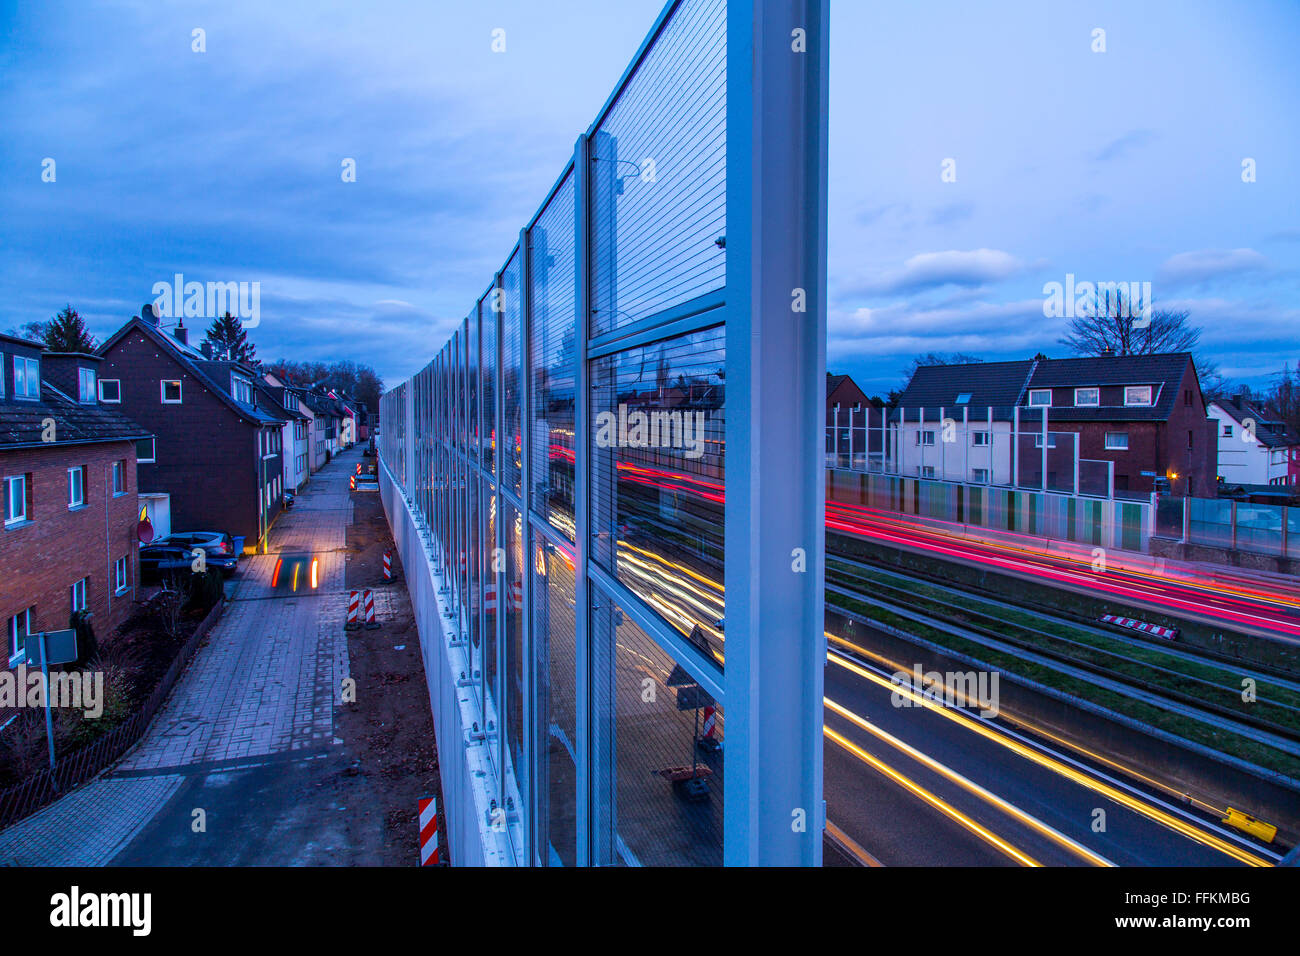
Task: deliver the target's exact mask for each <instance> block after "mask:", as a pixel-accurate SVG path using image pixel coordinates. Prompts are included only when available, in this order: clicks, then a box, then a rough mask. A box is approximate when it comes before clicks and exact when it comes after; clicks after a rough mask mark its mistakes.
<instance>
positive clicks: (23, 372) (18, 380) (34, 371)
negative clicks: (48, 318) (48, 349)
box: [0, 335, 45, 402]
mask: <svg viewBox="0 0 1300 956" xmlns="http://www.w3.org/2000/svg"><path fill="white" fill-rule="evenodd" d="M44 352H45V346H44V345H41V344H40V343H39V342H32V341H30V340H29V339H22V338H18V337H17V336H13V335H0V402H38V401H40V399H41V358H42V355H43V353H44Z"/></svg>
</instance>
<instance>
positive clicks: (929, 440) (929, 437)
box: [916, 429, 934, 445]
mask: <svg viewBox="0 0 1300 956" xmlns="http://www.w3.org/2000/svg"><path fill="white" fill-rule="evenodd" d="M916 443H917V444H918V445H933V444H934V432H933V431H932V430H928V429H927V430H926V431H923V432H922V431H918V432H917V433H916Z"/></svg>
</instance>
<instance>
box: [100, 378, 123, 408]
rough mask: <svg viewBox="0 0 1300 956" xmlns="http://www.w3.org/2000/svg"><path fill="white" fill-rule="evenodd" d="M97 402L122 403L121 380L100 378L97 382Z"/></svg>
mask: <svg viewBox="0 0 1300 956" xmlns="http://www.w3.org/2000/svg"><path fill="white" fill-rule="evenodd" d="M99 400H100V401H101V402H120V401H122V380H121V379H120V378H101V379H100V380H99Z"/></svg>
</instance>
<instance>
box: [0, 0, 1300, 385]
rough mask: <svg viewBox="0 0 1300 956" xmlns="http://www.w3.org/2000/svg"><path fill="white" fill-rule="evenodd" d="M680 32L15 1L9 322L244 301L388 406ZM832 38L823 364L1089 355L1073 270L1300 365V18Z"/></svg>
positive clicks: (413, 15)
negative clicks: (618, 102) (604, 120)
mask: <svg viewBox="0 0 1300 956" xmlns="http://www.w3.org/2000/svg"><path fill="white" fill-rule="evenodd" d="M661 5H662V4H661V3H660V0H619V2H618V3H609V2H608V0H548V2H545V3H542V2H538V0H509V2H506V0H481V2H474V3H465V2H454V3H453V2H445V0H429V2H422V3H416V2H408V3H399V2H383V0H375V2H369V3H365V4H355V3H349V4H344V3H332V2H307V0H302V2H297V0H283V2H276V3H273V4H268V3H263V2H238V0H227V2H220V3H207V2H199V3H190V2H172V3H165V4H164V3H159V2H156V0H151V2H127V0H119V2H104V3H97V4H86V3H67V2H60V0H50V2H45V3H40V4H37V3H21V4H15V2H14V0H0V130H3V131H4V132H3V135H0V170H3V171H4V175H3V176H2V177H0V302H3V303H4V308H3V311H0V330H5V329H10V328H16V327H19V326H21V325H23V324H24V323H26V322H29V321H33V320H43V319H48V318H49V317H51V316H52V315H53V314H54V313H55V312H56V311H58V310H59V309H60V308H62V307H63V306H64V305H65V304H67V303H70V304H71V305H72V306H73V307H74V308H76V309H77V310H78V311H80V312H81V314H82V315H83V316H84V317H85V318H86V319H87V321H88V323H89V325H90V327H91V330H92V332H93V333H94V334H96V335H97V336H99V337H100V338H101V339H102V338H103V337H105V336H106V335H108V334H111V333H112V332H113V331H114V330H115V329H116V328H118V327H119V326H120V325H121V324H122V322H124V321H125V320H126V319H127V318H129V317H130V316H131V315H133V314H138V313H139V311H140V307H141V305H142V304H143V303H144V302H146V301H149V300H151V299H152V298H154V295H153V285H154V283H155V282H158V281H170V280H171V279H172V278H173V276H174V275H175V274H176V273H181V274H182V275H183V276H184V277H185V279H186V280H187V281H199V282H213V281H218V282H229V281H236V282H238V281H247V282H258V283H260V290H261V296H260V315H259V321H258V324H257V327H256V328H254V329H252V330H251V331H250V337H251V338H252V339H253V341H254V342H255V343H256V345H257V349H258V354H259V356H260V357H262V358H266V359H274V358H279V357H287V358H295V359H300V360H317V359H319V360H331V359H338V358H349V359H353V360H355V361H358V362H364V363H368V364H371V365H373V366H374V367H375V368H376V369H377V370H378V371H379V373H380V374H381V375H382V376H383V377H384V379H385V380H386V382H387V383H388V384H389V385H393V384H396V383H397V382H399V381H401V380H402V379H403V378H405V377H406V376H408V375H410V374H412V373H413V372H415V371H417V370H418V369H419V368H421V367H422V366H423V365H424V364H426V363H427V362H428V360H429V358H431V357H432V355H433V354H434V353H435V352H436V351H437V349H438V348H439V347H440V346H441V344H442V342H443V341H444V340H445V339H446V338H447V336H448V335H449V334H450V332H451V330H452V329H453V328H454V327H455V325H456V324H457V323H458V322H459V321H460V319H461V318H463V317H464V316H465V314H466V313H467V312H468V311H469V310H470V308H471V307H472V306H473V303H474V301H475V299H476V298H477V297H478V296H479V295H481V294H482V293H483V291H484V290H485V289H486V287H487V286H488V284H489V282H490V281H491V278H492V275H493V273H494V272H495V271H496V270H497V269H499V268H500V267H501V266H502V265H503V263H504V260H505V258H506V256H507V254H508V253H509V252H510V249H511V248H512V246H513V245H514V243H515V242H516V241H517V240H518V234H519V230H520V228H521V227H522V226H523V225H525V224H526V223H527V221H528V220H529V219H530V218H531V217H532V215H533V213H534V212H535V211H536V209H537V207H538V206H539V205H540V203H541V202H542V200H543V199H544V198H545V197H546V194H547V192H548V191H549V189H550V188H551V186H552V185H553V184H554V182H555V180H556V178H557V176H558V175H559V174H560V173H561V172H562V170H563V168H564V165H565V163H566V162H567V161H568V159H569V158H570V157H571V156H572V152H573V146H574V142H575V140H576V138H577V136H578V134H579V133H580V132H582V131H584V130H585V129H586V128H587V127H588V125H589V124H590V122H591V120H592V119H593V118H594V117H595V115H596V113H597V112H598V110H599V109H600V107H601V106H602V104H603V103H604V102H605V100H606V98H607V96H608V94H609V92H610V91H611V90H612V88H613V87H614V84H615V83H616V82H617V81H618V79H619V77H620V76H621V75H622V73H623V71H624V69H625V68H626V66H627V64H628V62H629V60H630V59H631V57H632V56H633V54H634V53H635V52H636V50H637V48H638V46H639V45H640V43H641V41H642V39H643V37H644V35H645V33H646V31H647V30H648V29H649V28H650V26H651V24H652V23H653V22H654V19H655V17H656V16H657V15H658V13H659V10H660V8H661ZM196 29H201V30H202V31H204V32H203V34H202V39H203V46H204V50H203V51H202V52H197V51H196V50H195V49H194V46H195V45H196V39H195V36H194V32H193V31H195V30H196ZM1098 29H1101V30H1104V31H1105V34H1104V42H1105V50H1104V52H1099V51H1096V50H1094V47H1097V46H1098V45H1099V44H1098V38H1097V36H1096V34H1095V31H1096V30H1098ZM496 30H504V31H505V33H504V39H505V49H504V51H502V52H494V50H493V41H494V31H496ZM500 36H501V35H500V34H497V35H496V39H497V40H498V43H497V46H498V47H499V46H500V43H499V39H500ZM831 36H832V40H831V43H832V46H831V90H830V173H829V175H830V180H829V194H830V210H829V229H830V235H829V243H828V250H829V251H828V259H829V263H828V265H829V288H830V301H829V314H828V341H827V364H828V367H829V368H830V369H832V370H833V371H837V372H848V373H850V374H852V375H853V376H854V378H855V379H856V380H857V381H858V382H859V383H860V384H861V385H862V386H863V388H864V389H866V390H867V391H868V392H869V393H875V392H880V393H883V392H885V391H887V390H888V389H890V388H893V387H897V386H899V385H901V383H902V373H903V369H904V368H905V367H906V366H907V364H908V363H909V360H910V359H911V358H912V356H914V355H916V354H918V353H923V352H930V351H938V352H952V351H961V352H966V353H970V354H974V355H978V356H981V357H983V358H985V359H987V360H998V359H1008V358H1025V357H1030V356H1032V355H1033V354H1035V353H1036V352H1039V351H1042V352H1045V353H1047V354H1049V355H1053V356H1061V355H1065V354H1068V353H1067V352H1066V351H1065V350H1064V349H1063V347H1062V346H1060V345H1059V344H1058V342H1057V340H1058V339H1059V338H1060V336H1061V335H1062V333H1063V332H1064V328H1065V323H1066V321H1067V320H1066V319H1063V318H1048V317H1045V315H1044V310H1043V301H1044V291H1043V287H1044V284H1045V283H1049V282H1053V281H1055V282H1061V283H1064V282H1065V281H1066V276H1067V274H1072V275H1074V276H1075V277H1076V280H1077V281H1083V280H1088V281H1136V282H1150V283H1151V289H1152V295H1153V298H1154V300H1155V304H1156V307H1157V308H1171V309H1186V310H1188V311H1189V313H1190V319H1191V322H1192V323H1193V324H1195V325H1198V326H1200V327H1201V328H1202V329H1203V330H1204V331H1203V337H1202V345H1203V346H1204V352H1205V354H1206V356H1207V357H1208V358H1210V359H1211V360H1213V361H1215V362H1217V363H1218V364H1219V366H1220V368H1221V371H1222V372H1223V373H1224V374H1225V375H1226V376H1228V377H1229V378H1231V379H1234V380H1240V381H1245V382H1247V383H1249V384H1252V385H1254V386H1261V385H1264V384H1266V383H1267V382H1268V380H1269V377H1270V376H1271V375H1272V374H1273V373H1274V372H1276V371H1278V370H1280V369H1281V368H1282V366H1283V364H1284V363H1290V364H1291V365H1292V366H1293V367H1294V365H1295V364H1296V363H1297V361H1298V360H1300V334H1298V333H1297V329H1300V305H1298V304H1297V291H1298V290H1300V149H1298V147H1300V109H1297V108H1296V104H1297V103H1300V66H1297V63H1296V59H1295V56H1294V47H1295V45H1296V42H1297V40H1300V4H1297V3H1295V2H1281V0H1276V2H1268V0H1260V2H1254V3H1251V4H1249V5H1244V4H1240V3H1228V2H1222V3H1217V4H1215V3H1201V2H1194V0H1182V2H1161V0H1147V2H1144V3H1141V4H1133V3H1114V4H1111V3H1096V2H1089V3H1069V2H1066V3H1053V4H1043V3H1028V2H1027V3H1018V2H1006V0H1000V2H997V3H991V4H969V3H958V2H926V0H918V2H913V3H885V2H867V0H831ZM349 159H350V160H353V161H355V171H356V175H355V181H354V182H344V181H343V179H344V177H343V174H342V173H343V166H344V162H345V160H349ZM47 160H53V161H54V162H53V181H52V182H49V181H44V179H43V176H44V177H46V178H48V176H49V173H48V171H47V169H48V163H47V162H46V161H47ZM1245 160H1252V161H1253V168H1254V172H1255V175H1254V181H1253V182H1244V181H1243V165H1242V164H1243V161H1245ZM946 161H951V162H946ZM945 169H946V170H947V171H948V175H947V176H945V175H944V173H945ZM954 174H955V175H954ZM945 180H951V181H945ZM191 324H194V323H191ZM197 324H198V325H203V324H205V322H204V321H203V320H199V321H198V322H197ZM196 338H197V334H196V335H194V336H192V340H193V339H196Z"/></svg>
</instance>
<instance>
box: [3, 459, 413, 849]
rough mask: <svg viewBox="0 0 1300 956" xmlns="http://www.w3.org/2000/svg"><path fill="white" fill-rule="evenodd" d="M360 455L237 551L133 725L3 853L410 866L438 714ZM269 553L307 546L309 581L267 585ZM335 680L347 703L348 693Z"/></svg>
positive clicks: (316, 479)
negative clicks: (139, 736)
mask: <svg viewBox="0 0 1300 956" xmlns="http://www.w3.org/2000/svg"><path fill="white" fill-rule="evenodd" d="M362 460H363V459H362V456H361V454H360V449H359V447H358V448H354V449H352V450H350V451H348V452H345V453H343V454H342V455H340V456H339V457H337V458H335V459H334V461H333V462H331V463H330V464H329V465H327V466H325V467H324V468H322V469H321V470H320V471H319V472H317V473H316V474H315V475H314V476H313V477H312V480H311V483H310V484H309V485H308V487H307V488H306V489H304V491H303V493H302V494H301V495H299V496H298V499H297V502H296V504H295V506H294V507H293V509H292V510H290V511H288V512H285V513H283V514H282V515H281V516H280V518H279V520H278V521H277V522H276V523H275V525H274V527H273V528H272V532H271V552H270V553H269V554H265V555H255V556H253V557H246V558H244V559H242V560H241V561H240V568H239V573H238V576H237V577H236V578H235V579H233V581H232V582H231V585H232V586H230V587H228V588H227V593H228V595H229V596H230V599H229V602H228V604H227V607H226V611H225V613H224V615H223V616H222V618H221V620H220V621H219V622H218V623H217V625H216V627H214V628H213V630H212V632H211V634H210V635H209V638H208V640H207V643H206V645H205V646H204V647H203V648H202V649H201V650H200V651H199V653H198V655H197V656H196V657H195V659H194V661H193V662H192V663H191V665H190V667H189V669H188V671H187V672H186V674H185V675H184V677H183V678H182V679H181V681H180V683H179V684H178V685H177V687H176V690H175V692H174V693H173V694H172V696H171V698H170V699H169V700H168V702H167V704H166V705H165V706H164V707H163V709H162V710H161V711H160V712H159V714H158V715H157V717H156V718H155V719H154V722H153V724H152V726H151V727H150V729H149V732H148V734H147V735H146V736H145V738H144V739H143V740H142V741H141V742H140V744H139V745H138V746H137V747H135V748H134V749H133V750H131V751H130V752H129V753H128V754H127V755H126V757H125V758H123V759H122V760H121V761H119V762H118V764H117V765H116V766H115V767H113V768H112V769H111V770H110V771H108V772H107V773H105V774H104V775H102V776H101V777H100V778H99V779H97V780H95V781H94V782H92V783H91V784H88V785H87V786H85V787H82V788H81V789H79V790H76V791H74V792H72V793H70V794H69V795H67V796H65V797H64V798H62V799H61V800H59V801H57V802H56V803H54V804H52V805H50V806H48V807H46V808H44V809H43V810H41V811H40V812H38V813H36V814H34V815H33V816H31V817H29V818H27V819H25V820H22V821H20V822H19V823H17V824H15V825H14V826H12V827H10V828H9V829H7V830H4V831H3V832H0V865H4V864H16V865H53V866H69V865H80V866H104V865H149V866H192V865H207V866H228V865H245V866H247V865H367V864H369V865H380V864H387V865H402V864H405V865H413V864H415V863H417V862H418V847H417V839H416V837H417V829H416V819H417V806H416V799H418V797H420V796H425V795H431V794H432V793H434V792H435V790H434V788H435V787H436V785H437V777H436V753H435V750H434V745H433V726H432V719H431V717H430V715H429V708H428V702H427V697H426V696H425V693H424V678H423V672H422V669H421V663H420V653H419V638H418V636H417V634H416V632H415V627H414V624H413V623H412V615H411V608H410V604H409V600H408V598H407V595H406V589H405V587H404V585H403V583H402V579H401V578H400V576H398V577H397V578H396V579H395V580H394V582H393V583H392V584H391V585H390V586H387V587H385V586H383V585H382V582H381V572H380V569H379V555H381V554H382V551H383V548H384V547H385V546H387V544H386V543H387V540H388V538H387V525H386V523H385V522H384V518H383V512H382V508H381V506H380V504H379V500H378V496H377V495H373V494H352V493H350V492H349V488H348V476H349V474H351V473H352V472H354V471H355V467H356V463H357V462H359V461H362ZM354 500H355V502H356V504H355V506H354ZM360 513H364V515H363V516H362V517H361V518H358V515H359V514H360ZM354 519H357V520H358V526H356V527H354ZM354 538H355V539H356V540H354ZM281 553H284V554H295V555H299V554H305V555H311V556H313V557H315V558H316V559H318V560H319V569H318V570H319V579H318V580H319V586H318V588H317V589H316V590H312V589H311V588H310V587H309V585H308V584H307V583H306V580H305V578H304V580H303V581H302V582H300V583H298V586H297V588H296V590H294V589H290V588H289V587H286V586H285V583H284V582H283V581H281V582H277V583H279V584H280V586H279V587H273V584H272V581H273V577H274V576H275V568H276V563H277V560H278V558H279V555H280V554H281ZM361 586H370V587H373V588H374V592H375V609H376V612H377V618H378V620H379V621H380V622H381V627H380V628H379V629H377V630H358V631H352V632H348V631H345V630H344V623H345V619H346V609H347V599H348V589H349V588H350V587H361ZM349 644H352V646H353V650H351V651H350V648H349ZM399 647H400V648H401V650H397V648H399ZM354 659H356V660H359V661H361V662H362V669H361V671H359V672H358V673H355V674H354V673H353V671H352V663H353V660H354ZM347 679H351V680H355V682H356V685H357V690H356V703H347V704H345V703H343V702H342V697H343V688H344V686H345V685H344V682H345V680H347ZM407 689H410V690H411V691H413V693H402V691H405V690H407ZM394 690H396V691H397V693H396V694H394ZM398 735H400V740H398V741H397V743H396V744H395V743H394V740H395V738H396V737H398ZM426 791H427V792H426Z"/></svg>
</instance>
